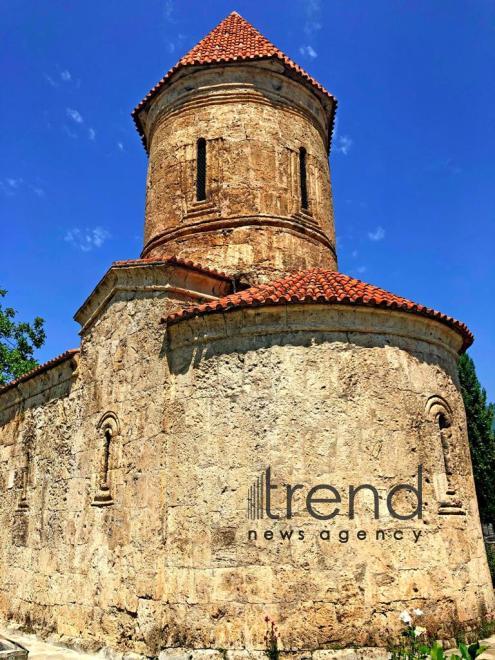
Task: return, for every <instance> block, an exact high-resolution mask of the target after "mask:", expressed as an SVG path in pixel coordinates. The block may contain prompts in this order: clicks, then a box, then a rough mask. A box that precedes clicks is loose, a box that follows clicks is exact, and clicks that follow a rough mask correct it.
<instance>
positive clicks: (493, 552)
mask: <svg viewBox="0 0 495 660" xmlns="http://www.w3.org/2000/svg"><path fill="white" fill-rule="evenodd" d="M486 556H487V557H488V566H489V568H490V574H491V576H492V582H493V585H494V586H495V544H494V543H487V544H486Z"/></svg>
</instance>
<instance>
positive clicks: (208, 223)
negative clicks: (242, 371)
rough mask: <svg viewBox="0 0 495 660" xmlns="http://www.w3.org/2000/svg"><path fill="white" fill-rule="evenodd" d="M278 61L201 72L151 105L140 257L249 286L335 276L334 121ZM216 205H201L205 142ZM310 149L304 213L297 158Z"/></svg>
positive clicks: (210, 193) (210, 199)
mask: <svg viewBox="0 0 495 660" xmlns="http://www.w3.org/2000/svg"><path fill="white" fill-rule="evenodd" d="M279 68H280V66H277V65H276V64H274V63H269V62H267V63H262V62H258V63H252V64H249V63H248V64H242V65H240V64H239V65H236V66H234V67H232V66H211V67H203V68H202V69H199V70H194V69H193V70H192V72H188V73H187V74H186V75H183V76H182V77H178V79H177V80H175V82H172V84H171V85H169V86H167V87H166V88H165V90H164V91H163V92H162V93H161V94H160V95H158V97H157V99H156V100H154V101H153V105H152V108H151V110H150V112H149V116H148V120H147V125H148V130H147V134H148V143H149V144H150V154H149V166H148V178H147V193H146V225H145V246H144V250H143V256H151V257H156V256H162V255H164V254H176V255H178V256H181V257H187V258H190V259H193V260H196V261H199V262H201V263H203V264H205V265H207V266H214V267H216V268H220V269H221V270H226V271H227V272H229V273H233V274H235V275H236V276H239V277H242V278H244V279H246V280H248V281H250V282H251V283H254V282H258V281H268V280H270V279H273V278H274V277H275V276H277V275H280V274H282V273H285V272H289V271H294V270H303V269H305V268H310V267H314V266H323V267H328V268H335V267H336V256H335V230H334V221H333V206H332V196H331V189H330V176H329V164H328V153H327V147H328V140H329V126H328V122H329V116H328V110H327V109H325V108H324V107H323V105H322V103H321V101H320V100H319V98H318V97H317V95H316V94H315V93H313V92H311V91H309V90H308V89H307V88H306V87H304V86H303V85H301V84H299V83H297V82H295V81H293V80H291V79H290V78H287V76H284V75H282V73H281V72H280V71H279V70H278V69H279ZM200 137H202V138H205V139H206V142H207V147H206V148H207V186H206V187H207V199H206V201H205V202H199V203H198V202H197V201H196V184H195V181H196V143H197V140H198V139H199V138H200ZM301 147H304V148H305V149H306V151H307V182H308V196H309V209H308V211H307V212H306V211H302V209H301V200H300V193H299V189H300V184H299V181H300V179H299V149H300V148H301Z"/></svg>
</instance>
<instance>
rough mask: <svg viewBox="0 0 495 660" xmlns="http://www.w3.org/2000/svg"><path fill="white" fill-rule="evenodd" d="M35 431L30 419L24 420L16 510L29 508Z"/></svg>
mask: <svg viewBox="0 0 495 660" xmlns="http://www.w3.org/2000/svg"><path fill="white" fill-rule="evenodd" d="M34 440H35V431H34V426H33V421H32V419H28V420H27V422H26V429H25V431H24V435H23V439H22V454H23V459H24V460H23V463H24V464H23V466H22V471H21V495H20V498H19V501H18V504H17V509H16V511H20V512H22V511H28V510H29V501H28V496H29V487H30V485H31V470H32V465H31V463H32V458H33V449H34Z"/></svg>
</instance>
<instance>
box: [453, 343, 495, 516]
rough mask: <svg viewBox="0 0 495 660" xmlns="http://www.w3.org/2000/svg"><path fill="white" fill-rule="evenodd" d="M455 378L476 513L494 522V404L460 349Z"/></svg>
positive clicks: (472, 363)
mask: <svg viewBox="0 0 495 660" xmlns="http://www.w3.org/2000/svg"><path fill="white" fill-rule="evenodd" d="M459 379H460V381H461V391H462V397H463V399H464V405H465V407H466V417H467V427H468V436H469V445H470V447H471V459H472V462H473V472H474V481H475V484H476V493H477V495H478V504H479V508H480V517H481V520H482V522H484V523H495V432H494V430H493V428H494V422H495V405H494V404H493V403H487V400H486V391H485V390H484V389H483V388H482V387H481V385H480V382H479V380H478V377H477V375H476V369H475V367H474V362H473V360H472V359H471V358H470V357H469V355H467V353H464V354H463V355H461V357H460V359H459Z"/></svg>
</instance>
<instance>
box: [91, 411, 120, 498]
mask: <svg viewBox="0 0 495 660" xmlns="http://www.w3.org/2000/svg"><path fill="white" fill-rule="evenodd" d="M97 429H98V433H99V442H100V443H101V444H100V445H99V447H100V448H99V466H98V472H97V475H96V494H95V496H94V499H93V505H94V506H106V505H108V504H113V497H112V494H111V491H110V467H111V463H112V454H113V452H114V448H113V445H114V442H115V438H116V436H117V435H118V434H119V429H120V426H119V421H118V418H117V416H116V415H115V413H113V412H108V413H106V414H105V415H104V416H103V417H102V418H101V420H100V422H99V423H98V426H97Z"/></svg>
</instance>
